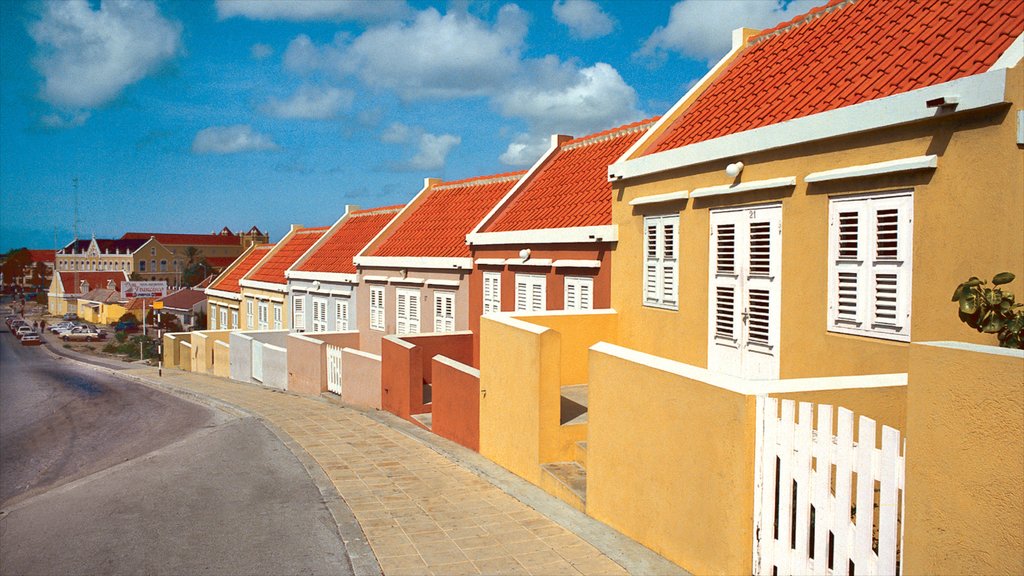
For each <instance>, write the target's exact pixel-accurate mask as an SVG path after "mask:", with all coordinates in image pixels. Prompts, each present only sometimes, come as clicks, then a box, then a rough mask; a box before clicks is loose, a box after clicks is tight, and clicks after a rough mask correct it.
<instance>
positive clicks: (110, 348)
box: [103, 342, 118, 354]
mask: <svg viewBox="0 0 1024 576" xmlns="http://www.w3.org/2000/svg"><path fill="white" fill-rule="evenodd" d="M117 348H118V346H117V344H115V343H113V342H110V343H109V344H107V345H106V346H104V347H103V351H104V352H106V353H107V354H117V353H118V352H117Z"/></svg>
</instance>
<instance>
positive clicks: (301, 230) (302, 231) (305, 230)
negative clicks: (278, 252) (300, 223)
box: [295, 226, 331, 234]
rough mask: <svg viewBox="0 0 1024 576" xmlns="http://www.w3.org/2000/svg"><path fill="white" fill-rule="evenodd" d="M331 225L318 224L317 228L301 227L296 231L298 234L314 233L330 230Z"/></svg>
mask: <svg viewBox="0 0 1024 576" xmlns="http://www.w3.org/2000/svg"><path fill="white" fill-rule="evenodd" d="M330 228H331V227H330V226H317V227H316V228H299V229H298V230H296V231H295V233H296V234H313V233H315V232H323V231H324V230H330Z"/></svg>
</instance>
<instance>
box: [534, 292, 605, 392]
mask: <svg viewBox="0 0 1024 576" xmlns="http://www.w3.org/2000/svg"><path fill="white" fill-rule="evenodd" d="M516 318H519V319H520V320H522V321H524V322H529V323H531V324H536V325H538V326H544V327H546V328H550V329H552V330H554V331H556V332H558V333H559V334H560V335H561V337H562V353H561V359H560V364H561V368H562V370H561V378H562V386H568V385H570V384H585V383H586V382H587V372H588V370H589V368H588V366H589V364H588V363H589V352H588V350H589V348H590V347H591V346H593V345H594V344H596V343H598V342H609V343H612V344H614V343H616V340H617V334H618V320H619V317H618V315H617V314H615V312H614V311H612V310H594V311H592V312H587V313H582V312H572V313H566V312H554V313H547V314H539V315H527V314H521V315H516Z"/></svg>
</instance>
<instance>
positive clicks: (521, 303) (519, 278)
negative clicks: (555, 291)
mask: <svg viewBox="0 0 1024 576" xmlns="http://www.w3.org/2000/svg"><path fill="white" fill-rule="evenodd" d="M546 290H547V282H546V278H545V277H544V276H542V275H539V274H516V311H517V312H540V311H543V310H545V309H546V308H545V306H546V304H547V294H546Z"/></svg>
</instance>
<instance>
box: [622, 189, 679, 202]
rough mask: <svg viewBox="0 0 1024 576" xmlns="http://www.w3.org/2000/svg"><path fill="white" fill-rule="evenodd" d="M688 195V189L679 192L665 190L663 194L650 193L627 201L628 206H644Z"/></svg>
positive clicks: (672, 200)
mask: <svg viewBox="0 0 1024 576" xmlns="http://www.w3.org/2000/svg"><path fill="white" fill-rule="evenodd" d="M689 197H690V191H689V190H681V191H679V192H667V193H665V194H652V195H651V196H640V197H638V198H633V199H632V200H630V201H629V205H630V206H646V205H648V204H664V203H667V202H678V201H679V200H686V199H687V198H689Z"/></svg>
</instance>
